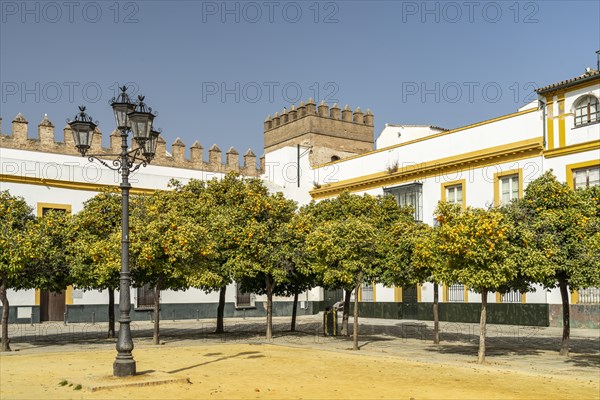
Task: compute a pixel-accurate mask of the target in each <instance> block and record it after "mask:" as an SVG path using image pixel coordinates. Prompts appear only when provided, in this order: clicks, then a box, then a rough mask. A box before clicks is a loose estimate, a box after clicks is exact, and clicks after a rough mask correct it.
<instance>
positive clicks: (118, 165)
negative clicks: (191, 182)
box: [69, 86, 160, 377]
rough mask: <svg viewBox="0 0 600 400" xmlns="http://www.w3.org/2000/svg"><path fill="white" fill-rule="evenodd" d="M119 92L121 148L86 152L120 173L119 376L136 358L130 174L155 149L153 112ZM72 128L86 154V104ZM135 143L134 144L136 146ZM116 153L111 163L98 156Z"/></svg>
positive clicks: (132, 368) (130, 370)
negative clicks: (132, 335) (111, 152)
mask: <svg viewBox="0 0 600 400" xmlns="http://www.w3.org/2000/svg"><path fill="white" fill-rule="evenodd" d="M120 89H121V94H120V95H119V96H118V97H116V98H113V99H112V102H111V107H112V108H113V112H114V114H115V120H116V123H117V129H119V130H120V131H121V152H120V153H118V154H97V155H93V154H91V155H88V159H89V160H90V161H93V160H96V161H98V162H100V163H101V164H102V165H104V166H105V167H108V168H110V169H112V170H115V171H119V172H120V173H121V183H120V184H119V187H120V188H121V206H122V215H121V271H120V274H119V337H118V339H117V346H116V347H117V356H116V358H115V362H114V363H113V375H114V376H118V377H124V376H132V375H135V373H136V362H135V360H134V359H133V339H132V337H131V326H130V324H131V317H130V312H131V293H130V290H131V272H130V269H129V190H130V189H131V185H130V183H129V174H130V173H132V172H134V171H136V170H137V169H138V168H140V167H141V166H146V165H147V164H148V163H149V162H150V161H151V160H152V159H153V158H154V154H155V152H156V145H157V143H158V136H159V135H160V133H159V132H158V131H156V130H154V128H153V126H152V122H153V121H154V117H155V114H154V113H153V112H152V109H151V108H149V107H147V106H146V104H145V103H144V96H139V97H138V102H137V103H133V102H131V100H130V99H129V96H128V95H127V87H125V86H123V87H122V88H120ZM69 126H70V127H71V129H72V131H73V139H74V140H75V147H77V149H78V150H79V152H80V153H81V155H82V156H85V155H86V153H87V151H88V150H89V149H90V147H91V143H92V135H93V133H94V130H95V129H96V127H97V124H96V123H94V122H92V118H91V117H90V116H89V115H87V114H86V113H85V107H83V106H81V107H79V114H78V115H76V116H75V118H74V119H73V120H72V121H70V122H69ZM130 133H131V134H132V137H133V139H134V140H133V141H132V146H131V148H132V149H131V150H130V148H129V145H128V139H129V134H130ZM135 143H137V147H136V146H135ZM111 156H112V157H115V158H114V159H113V161H112V163H111V164H109V163H107V162H105V161H104V160H102V159H101V158H100V157H102V158H105V157H111Z"/></svg>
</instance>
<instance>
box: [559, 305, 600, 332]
mask: <svg viewBox="0 0 600 400" xmlns="http://www.w3.org/2000/svg"><path fill="white" fill-rule="evenodd" d="M569 313H570V318H569V319H570V325H571V328H588V329H600V304H571V306H570V307H569ZM550 326H557V327H562V326H563V317H562V304H550Z"/></svg>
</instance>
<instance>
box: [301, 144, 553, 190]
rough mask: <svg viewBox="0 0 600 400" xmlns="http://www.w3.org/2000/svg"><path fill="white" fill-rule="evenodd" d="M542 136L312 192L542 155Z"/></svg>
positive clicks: (379, 183) (371, 185)
mask: <svg viewBox="0 0 600 400" xmlns="http://www.w3.org/2000/svg"><path fill="white" fill-rule="evenodd" d="M542 150H543V147H542V137H538V138H533V139H527V140H523V141H520V142H514V143H508V144H505V145H501V146H494V147H489V148H486V149H482V150H477V151H472V152H468V153H463V154H458V155H455V156H451V157H445V158H440V159H437V160H431V161H426V162H423V163H419V164H415V165H409V166H406V167H403V168H400V169H399V170H398V171H397V172H395V173H393V174H390V173H388V172H377V173H374V174H370V175H363V176H359V177H355V178H351V179H347V180H343V181H339V182H335V183H331V184H328V185H323V187H321V188H319V189H315V190H312V191H311V192H310V194H311V196H312V197H313V198H314V199H321V198H326V197H331V196H335V195H337V194H339V193H341V192H343V191H344V190H349V191H364V190H367V189H372V188H377V187H382V186H386V185H392V184H396V183H400V182H406V181H413V180H418V179H425V178H428V177H433V176H437V177H439V176H441V175H442V174H444V173H456V172H463V171H465V172H466V171H467V169H468V168H475V167H483V166H487V165H497V164H499V163H503V162H510V161H518V160H522V159H527V158H531V157H535V156H538V155H541V154H542Z"/></svg>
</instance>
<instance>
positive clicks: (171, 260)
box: [113, 188, 215, 344]
mask: <svg viewBox="0 0 600 400" xmlns="http://www.w3.org/2000/svg"><path fill="white" fill-rule="evenodd" d="M192 200H193V197H192V196H191V195H190V193H189V192H182V191H181V190H180V189H179V188H175V189H174V190H157V191H156V192H154V193H153V194H152V195H151V196H145V197H140V198H138V199H137V203H138V204H137V205H136V207H134V208H133V212H132V214H131V228H130V240H131V264H132V266H133V268H132V276H133V279H134V281H135V282H136V283H137V284H138V285H144V284H148V285H150V286H153V287H154V335H153V342H154V344H159V342H160V337H159V323H160V292H161V290H164V289H171V290H185V289H187V288H188V287H189V282H190V280H192V276H193V275H195V274H198V273H200V271H201V270H202V267H203V266H206V265H207V260H208V259H210V257H211V256H212V255H213V252H214V248H215V246H214V243H213V242H212V241H211V240H210V238H209V234H208V229H207V228H205V227H204V226H202V225H200V224H197V223H196V221H195V220H194V219H193V218H192V217H191V216H190V215H189V212H187V211H186V210H187V208H188V206H189V204H190V202H191V201H192ZM114 236H116V235H113V237H114ZM113 243H114V241H113Z"/></svg>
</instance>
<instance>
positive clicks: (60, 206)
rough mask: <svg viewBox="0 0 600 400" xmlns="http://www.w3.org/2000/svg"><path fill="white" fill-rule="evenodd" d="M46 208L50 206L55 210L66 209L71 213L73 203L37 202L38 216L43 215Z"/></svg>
mask: <svg viewBox="0 0 600 400" xmlns="http://www.w3.org/2000/svg"><path fill="white" fill-rule="evenodd" d="M44 208H50V209H53V210H65V211H66V212H67V213H69V214H71V205H70V204H58V203H37V216H38V217H41V216H42V215H43V211H44Z"/></svg>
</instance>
